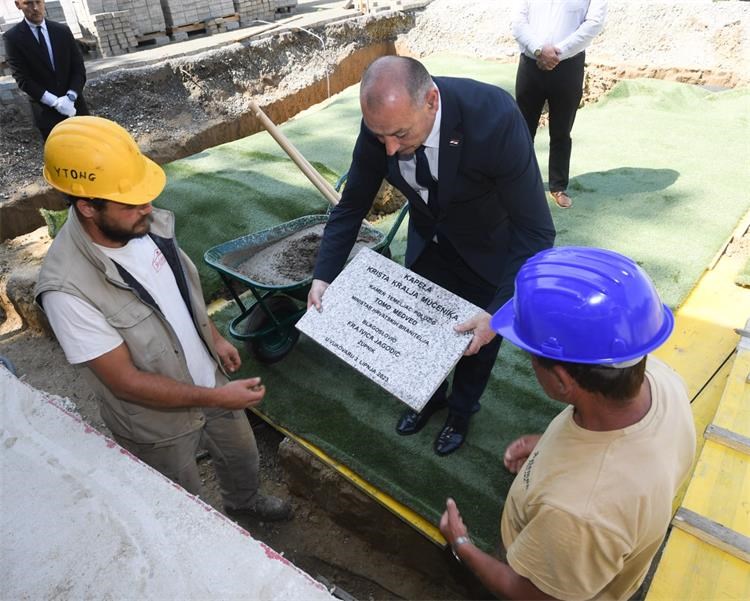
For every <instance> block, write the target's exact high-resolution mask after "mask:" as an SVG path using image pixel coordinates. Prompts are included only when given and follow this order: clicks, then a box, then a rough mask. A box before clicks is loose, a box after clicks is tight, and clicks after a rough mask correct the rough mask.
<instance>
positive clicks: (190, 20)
mask: <svg viewBox="0 0 750 601" xmlns="http://www.w3.org/2000/svg"><path fill="white" fill-rule="evenodd" d="M161 8H162V10H163V11H164V20H165V21H166V23H167V29H168V30H170V29H176V28H179V27H183V26H185V25H194V24H196V23H199V22H201V21H204V20H205V19H207V18H208V2H206V1H205V0H161Z"/></svg>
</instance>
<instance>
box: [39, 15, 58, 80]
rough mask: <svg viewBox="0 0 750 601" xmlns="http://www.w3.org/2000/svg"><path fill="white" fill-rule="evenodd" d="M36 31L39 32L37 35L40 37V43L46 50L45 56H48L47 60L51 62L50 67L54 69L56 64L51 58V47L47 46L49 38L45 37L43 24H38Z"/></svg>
mask: <svg viewBox="0 0 750 601" xmlns="http://www.w3.org/2000/svg"><path fill="white" fill-rule="evenodd" d="M36 32H37V37H38V38H39V45H40V46H41V47H42V50H44V56H45V57H46V58H47V62H48V63H49V65H50V67H52V70H53V71H54V70H55V65H53V64H52V60H51V59H50V54H49V48H48V47H47V40H45V39H44V33H42V26H41V25H37V26H36Z"/></svg>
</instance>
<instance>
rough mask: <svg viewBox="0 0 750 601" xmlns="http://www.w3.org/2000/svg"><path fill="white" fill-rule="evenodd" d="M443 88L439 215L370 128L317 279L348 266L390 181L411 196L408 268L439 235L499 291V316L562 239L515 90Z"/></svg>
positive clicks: (449, 83)
mask: <svg viewBox="0 0 750 601" xmlns="http://www.w3.org/2000/svg"><path fill="white" fill-rule="evenodd" d="M433 79H434V81H435V83H436V84H437V87H438V89H439V90H440V101H441V107H442V117H441V123H440V153H439V154H440V158H439V165H438V180H439V181H438V199H439V206H440V210H439V215H438V217H437V219H435V218H434V217H433V216H432V213H431V212H430V210H429V208H428V207H427V205H426V204H425V203H424V202H423V201H422V200H421V198H420V197H419V195H418V194H417V193H416V192H415V191H414V190H413V189H412V188H411V186H409V185H408V184H407V183H406V181H405V180H404V179H403V177H401V174H400V172H399V169H398V160H397V159H396V157H388V156H386V153H385V147H384V146H383V144H381V143H380V142H378V140H377V139H376V138H375V136H374V135H373V134H372V132H370V131H369V130H368V129H367V127H366V126H365V124H364V121H363V122H362V125H361V130H360V134H359V137H358V138H357V142H356V145H355V147H354V153H353V157H352V165H351V168H350V171H349V177H348V180H347V184H346V188H345V189H344V192H343V194H342V197H341V202H340V203H339V204H338V205H337V206H336V207H335V208H334V209H333V211H332V212H331V215H330V219H329V221H328V224H327V225H326V229H325V234H324V237H323V241H322V243H321V247H320V251H319V253H318V260H317V264H316V267H315V273H314V277H315V278H317V279H321V280H324V281H326V282H331V281H333V279H334V278H335V277H336V275H338V273H339V271H341V269H342V267H343V265H344V262H345V261H346V257H347V255H348V252H349V250H350V249H351V247H352V245H353V244H354V240H355V238H356V236H357V232H358V230H359V225H360V222H361V221H362V219H364V217H365V215H367V212H368V211H369V209H370V206H371V205H372V202H373V200H374V197H375V195H376V194H377V191H378V188H379V186H380V183H381V181H382V179H383V178H384V177H385V178H386V179H387V180H388V181H389V182H390V183H391V184H392V185H393V186H395V187H396V188H398V189H399V190H400V191H401V192H403V193H404V195H405V196H406V197H407V198H408V199H409V235H408V240H407V248H406V261H405V262H406V266H407V267H409V266H410V265H412V264H413V263H414V261H416V259H417V258H418V257H419V255H420V254H421V252H422V251H423V250H424V248H425V246H426V245H427V244H428V243H429V241H430V240H432V239H433V237H434V236H435V234H436V233H439V236H441V237H444V238H446V239H447V240H448V241H449V242H450V243H451V244H452V245H453V247H454V248H455V249H456V251H457V252H458V254H459V255H461V257H462V258H463V260H464V261H465V262H466V263H467V264H468V265H470V266H471V268H472V269H473V270H474V271H476V272H477V273H478V274H479V275H480V276H482V278H483V279H485V280H487V282H489V283H491V284H492V285H494V286H496V287H497V294H496V296H495V298H494V299H493V300H492V302H491V303H490V305H489V306H487V307H485V309H486V310H487V311H488V312H489V313H494V311H495V310H497V309H498V308H499V307H500V306H501V305H502V304H503V303H504V302H505V301H506V300H507V299H508V298H510V297H511V296H512V295H513V289H514V280H515V276H516V273H518V270H519V269H520V267H521V265H523V263H524V262H525V261H526V259H528V258H529V257H531V256H532V255H534V254H535V253H537V252H539V251H540V250H543V249H545V248H550V247H551V246H552V244H553V243H554V240H555V228H554V225H553V223H552V216H551V214H550V210H549V205H548V204H547V200H546V197H545V194H544V187H543V185H542V178H541V175H540V172H539V165H538V164H537V160H536V155H535V154H534V146H533V143H532V141H531V136H530V135H529V131H528V127H527V126H526V122H525V121H524V120H523V117H522V116H521V113H520V111H519V110H518V107H517V106H516V103H515V101H514V100H513V98H512V97H511V96H510V94H508V93H507V92H505V91H503V90H501V89H500V88H498V87H495V86H491V85H489V84H485V83H481V82H477V81H472V80H469V79H458V78H448V77H435V78H433Z"/></svg>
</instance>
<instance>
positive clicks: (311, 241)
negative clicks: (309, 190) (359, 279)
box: [233, 223, 381, 286]
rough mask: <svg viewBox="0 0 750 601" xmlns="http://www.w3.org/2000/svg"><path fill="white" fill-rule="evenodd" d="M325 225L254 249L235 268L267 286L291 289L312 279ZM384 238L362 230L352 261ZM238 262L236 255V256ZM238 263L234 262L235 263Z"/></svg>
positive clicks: (355, 244)
mask: <svg viewBox="0 0 750 601" xmlns="http://www.w3.org/2000/svg"><path fill="white" fill-rule="evenodd" d="M324 227H325V224H324V223H318V224H315V225H311V226H309V227H306V228H304V229H301V230H300V231H298V232H295V233H294V234H292V235H290V236H287V237H285V238H282V239H281V240H277V241H276V242H273V243H272V244H269V245H266V246H263V247H259V248H255V249H251V250H250V252H252V254H251V255H250V256H248V257H247V258H244V259H242V260H241V261H240V262H239V263H236V264H235V265H234V266H233V269H234V270H235V271H237V272H239V273H241V274H242V275H244V276H245V277H247V278H248V279H250V280H252V281H253V282H256V283H258V284H261V285H265V286H290V285H293V284H297V283H299V282H303V281H305V280H307V279H309V278H311V277H312V273H313V268H314V267H315V259H316V258H317V256H318V249H319V248H320V241H321V238H322V236H323V228H324ZM380 240H381V237H380V236H379V235H378V233H377V232H373V231H364V230H360V232H359V236H357V240H356V242H355V243H354V247H353V248H352V252H351V253H350V255H349V256H350V257H352V256H354V255H355V254H357V253H358V252H359V250H360V249H361V248H362V247H363V246H368V247H370V248H372V247H373V246H375V245H376V244H377V243H378V242H380ZM233 255H234V258H235V260H236V256H237V255H236V253H233ZM233 262H234V261H233Z"/></svg>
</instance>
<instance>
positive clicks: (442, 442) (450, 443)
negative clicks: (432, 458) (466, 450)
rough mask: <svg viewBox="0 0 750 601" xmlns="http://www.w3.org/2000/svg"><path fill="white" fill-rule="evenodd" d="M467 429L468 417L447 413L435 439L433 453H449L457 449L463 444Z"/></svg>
mask: <svg viewBox="0 0 750 601" xmlns="http://www.w3.org/2000/svg"><path fill="white" fill-rule="evenodd" d="M468 431H469V420H468V418H466V417H458V416H456V415H448V419H447V420H446V421H445V425H444V426H443V429H442V430H440V434H438V436H437V438H436V439H435V454H436V455H450V454H451V453H453V452H454V451H457V450H458V449H459V448H460V447H461V445H462V444H464V440H466V433H467V432H468Z"/></svg>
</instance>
